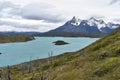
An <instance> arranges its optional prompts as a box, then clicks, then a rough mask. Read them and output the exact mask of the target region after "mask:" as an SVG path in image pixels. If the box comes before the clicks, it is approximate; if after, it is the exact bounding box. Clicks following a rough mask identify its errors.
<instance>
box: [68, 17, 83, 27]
mask: <svg viewBox="0 0 120 80" xmlns="http://www.w3.org/2000/svg"><path fill="white" fill-rule="evenodd" d="M80 22H81V20H80V19H77V18H76V17H75V16H73V18H72V19H71V20H70V23H71V24H72V25H74V26H78V25H79V24H80Z"/></svg>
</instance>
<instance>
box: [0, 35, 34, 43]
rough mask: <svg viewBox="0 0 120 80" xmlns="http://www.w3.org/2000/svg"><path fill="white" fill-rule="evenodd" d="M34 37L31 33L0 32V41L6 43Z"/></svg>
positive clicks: (23, 40)
mask: <svg viewBox="0 0 120 80" xmlns="http://www.w3.org/2000/svg"><path fill="white" fill-rule="evenodd" d="M33 39H34V37H33V36H31V35H24V34H10V35H5V34H0V43H7V42H25V41H29V40H33Z"/></svg>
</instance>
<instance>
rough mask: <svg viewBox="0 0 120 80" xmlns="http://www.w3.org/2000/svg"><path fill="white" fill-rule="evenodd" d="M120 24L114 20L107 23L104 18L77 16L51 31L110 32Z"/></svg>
mask: <svg viewBox="0 0 120 80" xmlns="http://www.w3.org/2000/svg"><path fill="white" fill-rule="evenodd" d="M119 26H120V24H114V23H112V22H109V23H105V22H104V21H103V20H102V19H95V18H94V17H91V18H90V19H88V20H81V19H77V18H76V17H75V16H74V17H73V18H72V19H71V20H69V21H67V22H66V23H65V24H64V25H62V26H60V27H58V28H56V29H54V30H51V31H49V32H83V33H92V34H94V33H104V34H107V33H110V32H111V31H112V30H114V29H115V28H117V27H119Z"/></svg>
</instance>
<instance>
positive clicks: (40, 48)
mask: <svg viewBox="0 0 120 80" xmlns="http://www.w3.org/2000/svg"><path fill="white" fill-rule="evenodd" d="M57 40H64V41H65V42H68V43H70V44H68V45H62V46H57V45H54V44H53V43H52V42H54V41H57ZM96 40H98V38H85V37H78V38H64V37H36V39H35V40H33V41H28V42H18V43H5V44H0V52H1V53H2V54H1V55H0V67H3V66H7V65H15V64H19V63H22V62H26V61H29V60H30V57H31V58H32V60H34V59H38V58H39V59H40V58H46V57H48V52H51V51H52V52H53V55H54V56H55V55H59V54H62V53H64V52H72V51H77V50H80V49H82V48H84V47H85V46H87V45H89V44H91V43H93V42H95V41H96Z"/></svg>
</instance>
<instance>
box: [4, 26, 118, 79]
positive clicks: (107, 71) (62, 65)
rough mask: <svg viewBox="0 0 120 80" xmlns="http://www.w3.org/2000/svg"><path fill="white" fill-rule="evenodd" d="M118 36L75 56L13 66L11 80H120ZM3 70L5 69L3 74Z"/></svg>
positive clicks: (76, 53) (109, 36)
mask: <svg viewBox="0 0 120 80" xmlns="http://www.w3.org/2000/svg"><path fill="white" fill-rule="evenodd" d="M119 33H120V28H118V29H116V30H115V31H113V32H112V33H110V34H109V35H107V36H105V37H103V38H102V39H100V40H98V41H96V42H95V43H93V44H91V45H89V46H87V47H86V48H84V49H82V50H80V51H77V52H71V53H65V54H62V55H59V56H56V57H50V58H48V59H41V60H35V61H32V62H28V63H23V64H21V65H17V66H13V67H11V68H10V69H9V70H11V72H12V75H11V78H12V79H13V80H46V79H49V80H119V79H120V75H119V74H120V34H119ZM48 61H49V63H48ZM5 70H6V68H4V69H3V72H5ZM18 77H19V79H18Z"/></svg>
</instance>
